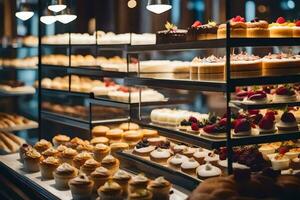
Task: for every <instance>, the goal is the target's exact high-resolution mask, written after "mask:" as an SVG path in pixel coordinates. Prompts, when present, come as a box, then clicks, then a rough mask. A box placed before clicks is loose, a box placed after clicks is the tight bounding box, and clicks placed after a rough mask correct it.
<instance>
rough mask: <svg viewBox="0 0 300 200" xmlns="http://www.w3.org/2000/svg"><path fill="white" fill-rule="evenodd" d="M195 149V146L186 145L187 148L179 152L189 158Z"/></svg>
mask: <svg viewBox="0 0 300 200" xmlns="http://www.w3.org/2000/svg"><path fill="white" fill-rule="evenodd" d="M195 151H196V150H195V148H192V147H187V148H184V149H183V151H182V152H181V154H182V155H184V156H186V157H189V158H190V157H193V154H194V153H195Z"/></svg>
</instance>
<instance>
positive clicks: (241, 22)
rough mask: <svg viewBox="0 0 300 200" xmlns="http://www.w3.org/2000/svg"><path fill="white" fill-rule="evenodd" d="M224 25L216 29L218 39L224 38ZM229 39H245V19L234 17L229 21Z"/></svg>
mask: <svg viewBox="0 0 300 200" xmlns="http://www.w3.org/2000/svg"><path fill="white" fill-rule="evenodd" d="M226 29H227V28H226V24H221V25H220V26H219V29H218V34H217V37H218V38H226ZM230 37H231V38H245V37H247V25H246V23H245V18H243V17H241V16H236V17H234V18H232V19H231V20H230Z"/></svg>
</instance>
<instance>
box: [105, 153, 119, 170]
mask: <svg viewBox="0 0 300 200" xmlns="http://www.w3.org/2000/svg"><path fill="white" fill-rule="evenodd" d="M101 166H102V167H105V168H106V169H108V170H109V171H110V173H111V174H114V173H116V172H117V171H118V170H119V166H120V161H119V160H118V159H116V158H115V157H113V156H112V155H107V156H105V157H104V158H103V159H102V161H101Z"/></svg>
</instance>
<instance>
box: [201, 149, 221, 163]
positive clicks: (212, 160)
mask: <svg viewBox="0 0 300 200" xmlns="http://www.w3.org/2000/svg"><path fill="white" fill-rule="evenodd" d="M218 161H219V156H218V155H217V154H215V153H214V152H210V153H208V154H207V156H206V157H205V158H204V162H205V163H207V162H209V163H211V164H212V165H215V166H217V165H218Z"/></svg>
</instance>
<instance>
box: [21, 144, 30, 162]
mask: <svg viewBox="0 0 300 200" xmlns="http://www.w3.org/2000/svg"><path fill="white" fill-rule="evenodd" d="M30 149H32V146H31V145H29V144H22V145H21V147H20V149H19V155H20V160H21V162H23V159H24V154H25V153H26V151H28V150H30Z"/></svg>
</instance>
